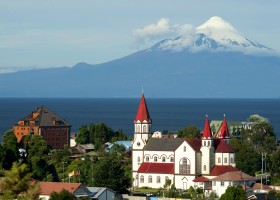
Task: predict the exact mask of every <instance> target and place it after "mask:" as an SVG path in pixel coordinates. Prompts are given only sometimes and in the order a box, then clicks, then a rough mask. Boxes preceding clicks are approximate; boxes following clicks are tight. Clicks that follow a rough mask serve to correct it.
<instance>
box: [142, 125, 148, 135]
mask: <svg viewBox="0 0 280 200" xmlns="http://www.w3.org/2000/svg"><path fill="white" fill-rule="evenodd" d="M146 132H147V127H146V125H144V126H143V133H146Z"/></svg>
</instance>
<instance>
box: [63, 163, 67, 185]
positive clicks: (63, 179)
mask: <svg viewBox="0 0 280 200" xmlns="http://www.w3.org/2000/svg"><path fill="white" fill-rule="evenodd" d="M64 163H65V164H66V163H67V162H64V161H63V162H62V164H63V182H64Z"/></svg>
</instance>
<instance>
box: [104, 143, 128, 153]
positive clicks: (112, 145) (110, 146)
mask: <svg viewBox="0 0 280 200" xmlns="http://www.w3.org/2000/svg"><path fill="white" fill-rule="evenodd" d="M105 145H106V146H107V147H106V150H107V151H110V150H111V149H112V148H113V147H114V145H121V146H123V147H124V148H125V150H126V151H128V150H130V149H131V148H132V141H116V142H114V143H113V144H111V143H109V142H108V143H106V144H105Z"/></svg>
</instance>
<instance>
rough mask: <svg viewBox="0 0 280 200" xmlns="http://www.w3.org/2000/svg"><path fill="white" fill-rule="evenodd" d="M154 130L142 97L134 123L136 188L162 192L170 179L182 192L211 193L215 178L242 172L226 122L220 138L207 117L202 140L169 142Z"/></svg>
mask: <svg viewBox="0 0 280 200" xmlns="http://www.w3.org/2000/svg"><path fill="white" fill-rule="evenodd" d="M151 126H152V119H151V117H150V114H149V112H148V107H147V104H146V101H145V97H144V94H142V98H141V101H140V104H139V107H138V111H137V114H136V117H135V119H134V140H133V144H132V176H133V187H145V186H146V187H151V188H161V187H163V186H164V185H165V182H166V180H167V179H169V180H171V184H174V186H175V187H176V188H178V189H183V190H186V189H188V188H189V187H190V186H192V187H201V188H203V189H206V188H208V189H209V188H211V186H212V185H211V183H212V182H211V179H212V178H215V177H216V176H218V175H220V174H222V173H226V172H232V171H236V170H238V169H237V168H235V153H234V150H233V149H232V147H231V146H230V145H229V144H228V140H229V135H228V134H227V133H228V128H227V122H226V118H224V121H223V125H222V132H221V134H220V136H219V137H218V138H217V137H215V138H214V137H213V135H212V132H211V129H210V124H209V120H208V117H207V116H206V120H205V126H204V130H203V133H202V138H188V139H184V138H173V137H170V138H166V137H163V136H162V134H159V133H158V132H156V133H154V134H153V133H152V129H151ZM152 135H153V136H152ZM208 191H209V190H208Z"/></svg>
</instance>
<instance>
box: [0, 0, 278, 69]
mask: <svg viewBox="0 0 280 200" xmlns="http://www.w3.org/2000/svg"><path fill="white" fill-rule="evenodd" d="M279 8H280V1H279V0H271V1H265V2H264V1H260V0H247V1H244V0H235V1H227V0H211V1H209V0H207V1H206V0H204V1H203V0H201V1H189V0H174V1H170V0H154V1H151V0H141V1H131V0H118V1H113V0H112V1H108V0H80V1H78V0H75V1H74V0H48V1H42V0H24V1H23V0H1V1H0V73H1V72H2V73H3V72H8V71H14V70H18V69H29V68H39V67H60V66H73V65H75V64H76V63H78V62H86V63H90V64H97V63H102V62H106V61H110V60H113V59H117V58H121V57H123V56H126V55H129V54H131V53H134V52H136V51H138V50H141V49H144V48H146V47H149V46H151V45H152V44H153V43H155V42H157V41H159V40H160V39H162V38H163V37H171V34H170V31H175V32H176V31H178V30H179V29H178V28H176V27H182V28H181V29H180V30H184V29H188V28H191V27H196V26H198V25H200V24H202V23H204V22H205V21H207V20H208V19H209V18H210V17H212V16H220V17H222V18H223V19H224V20H226V21H228V22H229V23H230V24H231V25H233V26H234V27H235V28H236V29H238V30H239V31H240V32H242V33H243V34H245V35H246V36H248V37H249V38H250V39H253V40H255V41H257V42H259V43H261V44H264V45H266V46H268V47H270V48H272V49H275V50H276V51H278V52H280V40H279V38H278V37H279V35H280V25H279V21H278V19H280V12H279ZM166 29H168V30H166ZM167 32H168V33H169V34H166V33H167ZM173 34H174V32H173Z"/></svg>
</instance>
